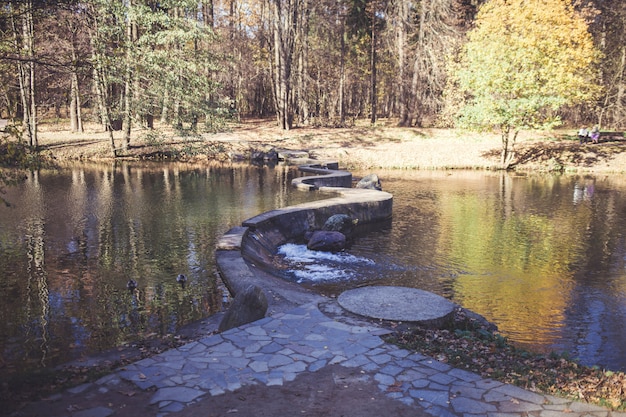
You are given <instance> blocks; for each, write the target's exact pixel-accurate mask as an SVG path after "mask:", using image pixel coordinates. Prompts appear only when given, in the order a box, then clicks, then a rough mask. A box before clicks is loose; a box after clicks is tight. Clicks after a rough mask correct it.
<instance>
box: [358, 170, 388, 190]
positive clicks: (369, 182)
mask: <svg viewBox="0 0 626 417" xmlns="http://www.w3.org/2000/svg"><path fill="white" fill-rule="evenodd" d="M354 188H362V189H366V190H378V191H382V189H383V186H382V184H381V183H380V178H378V175H376V174H369V175H366V176H364V177H363V178H361V180H360V181H359V182H357V183H356V185H355V186H354Z"/></svg>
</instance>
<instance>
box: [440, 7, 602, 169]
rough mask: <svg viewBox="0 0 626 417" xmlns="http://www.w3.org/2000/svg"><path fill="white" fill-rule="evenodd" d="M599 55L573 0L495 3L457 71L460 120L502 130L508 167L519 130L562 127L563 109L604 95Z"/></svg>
mask: <svg viewBox="0 0 626 417" xmlns="http://www.w3.org/2000/svg"><path fill="white" fill-rule="evenodd" d="M599 59H600V54H599V52H598V51H597V50H596V48H595V47H594V45H593V39H592V37H591V35H590V33H589V31H588V25H587V23H586V21H585V20H584V18H583V17H582V16H581V15H579V14H578V13H577V12H576V11H575V10H574V8H573V7H572V5H571V1H570V0H489V1H488V2H487V3H485V4H484V5H483V6H482V7H481V9H480V10H479V12H478V14H477V16H476V26H475V28H474V29H473V30H471V31H470V33H469V34H468V42H467V44H466V45H465V48H464V49H463V52H462V54H461V57H460V60H459V62H458V63H457V65H456V66H455V68H454V69H453V74H452V75H453V79H454V80H455V81H456V85H457V88H459V89H460V92H462V93H463V96H464V97H465V103H463V105H462V107H461V109H460V111H459V114H458V116H459V117H458V122H459V123H460V125H461V126H463V127H468V128H473V129H480V130H485V129H494V128H495V129H499V130H500V132H501V135H502V154H501V163H502V167H503V168H505V169H506V168H509V167H510V166H511V164H512V163H513V161H514V158H515V152H514V146H515V140H516V138H517V134H518V132H519V131H520V130H522V129H548V128H551V127H553V126H556V125H558V124H559V123H560V118H559V115H558V110H559V109H560V108H561V107H563V106H565V105H571V104H575V103H580V102H585V101H589V100H593V99H594V98H596V97H597V95H598V93H599V91H600V87H599V85H598V83H597V79H598V76H597V64H598V62H599Z"/></svg>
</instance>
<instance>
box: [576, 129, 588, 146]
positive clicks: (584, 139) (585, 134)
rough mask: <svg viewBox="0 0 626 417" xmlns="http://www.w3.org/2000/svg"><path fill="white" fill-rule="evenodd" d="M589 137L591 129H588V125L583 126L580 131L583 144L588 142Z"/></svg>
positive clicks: (579, 137) (579, 138)
mask: <svg viewBox="0 0 626 417" xmlns="http://www.w3.org/2000/svg"><path fill="white" fill-rule="evenodd" d="M587 137H589V131H588V130H587V127H586V126H583V127H581V128H580V130H579V131H578V140H579V141H580V143H581V144H583V143H586V142H587Z"/></svg>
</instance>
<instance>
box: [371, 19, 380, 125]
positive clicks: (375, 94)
mask: <svg viewBox="0 0 626 417" xmlns="http://www.w3.org/2000/svg"><path fill="white" fill-rule="evenodd" d="M377 36H378V35H377V34H376V10H374V11H373V12H372V39H371V41H372V45H371V52H370V70H371V78H370V91H371V94H372V96H371V100H370V103H371V107H372V114H371V118H370V122H371V123H372V124H375V123H376V111H377V109H376V106H377V102H378V92H377V91H376V81H377V80H376V41H377Z"/></svg>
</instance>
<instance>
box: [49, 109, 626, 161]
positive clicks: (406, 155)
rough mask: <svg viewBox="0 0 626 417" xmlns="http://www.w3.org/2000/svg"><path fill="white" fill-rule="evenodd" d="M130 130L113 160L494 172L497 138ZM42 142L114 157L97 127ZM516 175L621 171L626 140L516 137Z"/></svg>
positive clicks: (66, 151) (56, 152) (71, 153)
mask: <svg viewBox="0 0 626 417" xmlns="http://www.w3.org/2000/svg"><path fill="white" fill-rule="evenodd" d="M183 133H184V134H182V135H181V132H174V131H172V130H171V129H168V128H163V127H159V126H157V130H154V131H149V130H147V129H135V130H134V133H133V136H132V139H131V142H130V146H129V147H127V148H124V147H123V141H122V135H121V132H114V141H115V147H116V148H117V154H118V159H131V160H133V159H141V160H144V159H147V160H179V161H186V162H193V163H205V162H207V161H210V162H213V161H219V162H229V161H232V160H239V159H246V158H247V157H249V155H250V153H251V152H252V151H254V150H269V149H273V148H276V149H290V150H307V151H309V153H310V154H311V155H312V156H313V157H315V158H316V159H322V160H324V159H326V160H328V159H331V160H336V161H339V163H340V165H341V166H342V167H345V168H348V169H497V168H498V167H499V159H500V150H501V146H502V145H501V143H502V142H501V137H500V135H499V134H497V133H476V132H465V131H456V130H446V129H422V128H402V127H397V126H396V125H395V123H394V122H393V121H386V120H381V121H380V122H379V123H378V124H377V125H376V126H373V127H372V126H370V125H363V126H355V127H352V128H315V127H300V128H295V129H292V130H289V131H285V130H281V129H280V128H278V126H277V125H276V123H275V121H273V120H271V119H270V120H259V119H254V120H246V121H244V122H242V123H239V124H232V125H230V126H228V127H227V129H226V130H225V131H224V132H220V133H193V132H183ZM39 144H40V146H41V148H42V149H43V150H44V153H47V154H48V155H50V156H51V157H52V158H53V159H55V160H58V161H64V160H83V161H109V160H112V155H113V153H112V151H111V141H110V138H109V136H108V134H107V133H105V132H102V131H101V129H100V128H99V127H98V126H88V127H87V129H86V130H85V132H83V133H70V132H69V131H68V126H66V125H65V124H63V123H59V124H45V125H42V127H41V132H40V134H39ZM515 153H516V155H517V163H516V164H515V167H514V168H515V169H516V170H521V171H544V172H545V171H564V172H586V173H587V172H590V173H625V172H626V140H624V138H621V139H619V140H617V139H616V138H603V139H601V142H600V143H599V144H584V145H580V144H579V142H578V139H577V138H576V131H575V130H559V131H555V132H521V133H520V134H519V137H518V139H517V141H516V144H515Z"/></svg>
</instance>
